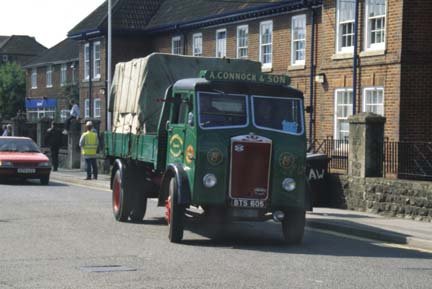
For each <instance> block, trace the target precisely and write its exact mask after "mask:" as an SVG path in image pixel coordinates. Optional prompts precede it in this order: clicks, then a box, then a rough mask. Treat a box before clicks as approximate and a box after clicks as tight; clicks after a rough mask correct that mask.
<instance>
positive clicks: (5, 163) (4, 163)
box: [0, 161, 13, 167]
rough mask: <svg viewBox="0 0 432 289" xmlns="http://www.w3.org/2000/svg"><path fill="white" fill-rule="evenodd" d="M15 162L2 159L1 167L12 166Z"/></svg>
mask: <svg viewBox="0 0 432 289" xmlns="http://www.w3.org/2000/svg"><path fill="white" fill-rule="evenodd" d="M12 166H13V164H12V162H10V161H0V167H12Z"/></svg>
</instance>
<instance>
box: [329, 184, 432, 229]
mask: <svg viewBox="0 0 432 289" xmlns="http://www.w3.org/2000/svg"><path fill="white" fill-rule="evenodd" d="M330 184H331V185H330V188H329V191H331V192H333V195H332V196H330V197H331V199H332V205H333V206H335V207H339V208H347V209H350V210H356V211H366V212H372V213H377V214H381V215H386V216H393V217H400V218H406V219H414V220H418V221H427V222H432V182H421V181H405V180H391V179H384V178H357V177H351V176H348V175H331V176H330Z"/></svg>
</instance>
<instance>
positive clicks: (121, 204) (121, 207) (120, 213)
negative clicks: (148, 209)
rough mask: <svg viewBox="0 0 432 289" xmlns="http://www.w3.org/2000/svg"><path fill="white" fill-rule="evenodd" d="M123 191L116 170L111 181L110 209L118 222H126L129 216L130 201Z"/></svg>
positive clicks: (121, 181)
mask: <svg viewBox="0 0 432 289" xmlns="http://www.w3.org/2000/svg"><path fill="white" fill-rule="evenodd" d="M128 195H130V194H127V192H126V191H125V189H124V183H123V180H122V174H121V171H120V169H118V170H117V171H116V172H115V174H114V177H113V180H112V208H113V214H114V218H115V219H116V220H117V221H119V222H126V221H127V220H128V218H129V214H130V200H129V199H128Z"/></svg>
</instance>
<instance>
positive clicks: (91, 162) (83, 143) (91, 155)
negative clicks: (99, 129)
mask: <svg viewBox="0 0 432 289" xmlns="http://www.w3.org/2000/svg"><path fill="white" fill-rule="evenodd" d="M79 145H80V147H81V154H82V155H83V157H84V159H85V164H86V172H87V177H86V180H90V179H91V176H92V170H93V178H94V179H95V180H96V179H97V176H98V168H97V163H96V153H97V148H98V146H99V140H98V135H97V133H95V132H94V131H93V123H92V122H91V121H88V122H86V132H85V133H83V134H82V135H81V138H80V141H79Z"/></svg>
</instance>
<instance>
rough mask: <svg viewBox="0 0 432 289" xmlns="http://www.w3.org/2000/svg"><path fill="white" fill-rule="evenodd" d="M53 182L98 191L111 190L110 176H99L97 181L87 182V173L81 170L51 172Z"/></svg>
mask: <svg viewBox="0 0 432 289" xmlns="http://www.w3.org/2000/svg"><path fill="white" fill-rule="evenodd" d="M50 178H51V180H52V181H59V182H64V183H69V184H74V185H82V186H92V187H94V188H96V189H102V190H109V189H110V176H109V175H103V174H99V175H98V179H97V180H85V178H86V173H85V171H83V170H80V169H59V170H58V171H57V172H51V177H50Z"/></svg>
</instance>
